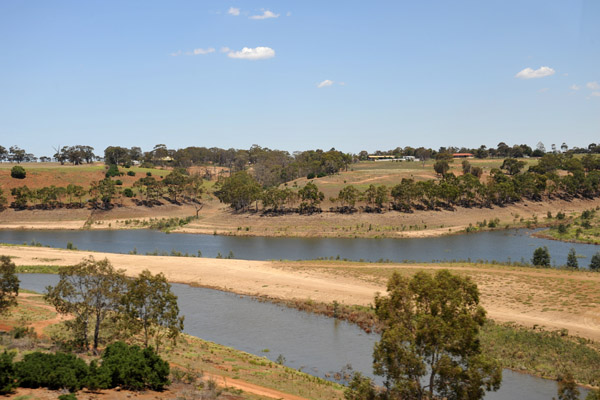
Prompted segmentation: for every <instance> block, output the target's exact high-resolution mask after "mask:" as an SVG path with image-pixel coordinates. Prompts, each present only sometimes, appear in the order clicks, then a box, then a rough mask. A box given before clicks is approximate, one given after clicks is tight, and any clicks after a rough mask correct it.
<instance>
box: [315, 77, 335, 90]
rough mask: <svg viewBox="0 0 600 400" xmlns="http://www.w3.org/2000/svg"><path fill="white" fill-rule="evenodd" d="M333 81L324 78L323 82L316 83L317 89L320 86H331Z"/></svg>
mask: <svg viewBox="0 0 600 400" xmlns="http://www.w3.org/2000/svg"><path fill="white" fill-rule="evenodd" d="M333 83H334V82H333V81H332V80H329V79H325V80H324V81H323V82H321V83H319V84H318V85H317V87H318V88H319V89H321V88H324V87H327V86H331V85H333Z"/></svg>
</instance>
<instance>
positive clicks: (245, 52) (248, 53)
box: [227, 47, 275, 60]
mask: <svg viewBox="0 0 600 400" xmlns="http://www.w3.org/2000/svg"><path fill="white" fill-rule="evenodd" d="M227 57H229V58H240V59H244V60H265V59H267V58H273V57H275V50H273V49H272V48H270V47H254V48H250V47H244V48H243V49H242V50H240V51H230V52H229V53H227Z"/></svg>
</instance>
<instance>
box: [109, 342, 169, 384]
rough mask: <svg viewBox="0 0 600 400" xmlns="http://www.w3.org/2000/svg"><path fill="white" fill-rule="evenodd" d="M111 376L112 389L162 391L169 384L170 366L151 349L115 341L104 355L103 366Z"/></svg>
mask: <svg viewBox="0 0 600 400" xmlns="http://www.w3.org/2000/svg"><path fill="white" fill-rule="evenodd" d="M100 368H105V369H106V370H107V373H108V374H109V376H110V379H111V381H110V385H111V387H116V386H121V387H124V388H127V389H130V390H142V389H145V388H147V389H152V390H163V389H164V388H165V386H168V385H169V384H170V382H169V372H170V368H169V364H168V363H167V362H166V361H164V360H163V359H162V358H160V357H159V356H158V355H157V354H156V353H155V352H154V350H153V349H152V348H151V347H149V348H145V349H143V350H142V349H141V348H140V347H138V346H128V345H127V344H125V343H123V342H116V343H113V344H111V345H110V346H108V347H107V348H106V350H105V351H104V353H103V354H102V366H101V367H100Z"/></svg>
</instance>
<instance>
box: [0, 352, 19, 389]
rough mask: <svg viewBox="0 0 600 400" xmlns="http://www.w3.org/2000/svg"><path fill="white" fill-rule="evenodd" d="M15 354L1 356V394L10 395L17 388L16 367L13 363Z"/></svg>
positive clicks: (6, 353) (5, 353)
mask: <svg viewBox="0 0 600 400" xmlns="http://www.w3.org/2000/svg"><path fill="white" fill-rule="evenodd" d="M14 357H15V353H8V352H7V351H6V350H4V353H2V354H0V394H8V393H10V392H12V390H13V389H14V388H16V387H17V383H16V381H15V366H14V364H13V362H12V360H13V358H14Z"/></svg>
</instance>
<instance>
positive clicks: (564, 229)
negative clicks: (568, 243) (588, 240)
mask: <svg viewBox="0 0 600 400" xmlns="http://www.w3.org/2000/svg"><path fill="white" fill-rule="evenodd" d="M558 233H560V234H561V235H564V234H565V233H567V225H565V224H560V225H558Z"/></svg>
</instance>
